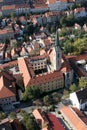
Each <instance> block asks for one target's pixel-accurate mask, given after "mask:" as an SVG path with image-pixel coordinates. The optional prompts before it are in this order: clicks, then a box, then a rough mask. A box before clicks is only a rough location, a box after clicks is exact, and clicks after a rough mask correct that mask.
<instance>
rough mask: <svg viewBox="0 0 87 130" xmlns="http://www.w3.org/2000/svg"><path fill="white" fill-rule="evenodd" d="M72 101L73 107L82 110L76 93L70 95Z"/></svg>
mask: <svg viewBox="0 0 87 130" xmlns="http://www.w3.org/2000/svg"><path fill="white" fill-rule="evenodd" d="M70 100H71V102H72V104H73V106H75V107H77V108H78V109H80V104H79V101H78V99H77V96H76V93H75V92H74V93H71V94H70Z"/></svg>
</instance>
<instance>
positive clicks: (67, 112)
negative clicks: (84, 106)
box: [60, 106, 87, 130]
mask: <svg viewBox="0 0 87 130" xmlns="http://www.w3.org/2000/svg"><path fill="white" fill-rule="evenodd" d="M60 111H61V113H62V114H63V116H64V118H65V119H66V120H67V121H68V123H69V124H70V125H72V127H73V129H76V130H87V125H86V124H85V123H84V122H83V121H82V120H81V117H79V116H78V115H77V114H76V112H75V111H74V110H73V109H72V108H71V107H68V106H64V107H62V108H61V109H60Z"/></svg>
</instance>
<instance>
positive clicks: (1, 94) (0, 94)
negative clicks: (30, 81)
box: [0, 87, 15, 99]
mask: <svg viewBox="0 0 87 130" xmlns="http://www.w3.org/2000/svg"><path fill="white" fill-rule="evenodd" d="M13 96H15V94H14V93H13V92H12V91H11V90H10V89H8V88H7V87H2V89H1V90H0V99H2V98H8V97H13Z"/></svg>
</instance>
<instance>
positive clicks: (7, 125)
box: [0, 118, 23, 130]
mask: <svg viewBox="0 0 87 130" xmlns="http://www.w3.org/2000/svg"><path fill="white" fill-rule="evenodd" d="M0 130H23V129H22V125H21V123H20V122H19V120H18V119H8V118H5V119H3V120H2V121H0Z"/></svg>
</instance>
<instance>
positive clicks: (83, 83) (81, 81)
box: [79, 77, 87, 88]
mask: <svg viewBox="0 0 87 130" xmlns="http://www.w3.org/2000/svg"><path fill="white" fill-rule="evenodd" d="M79 87H80V88H85V87H87V79H85V78H84V77H81V78H79Z"/></svg>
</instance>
